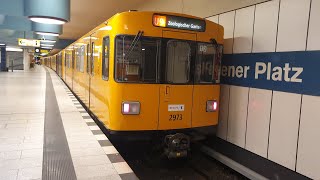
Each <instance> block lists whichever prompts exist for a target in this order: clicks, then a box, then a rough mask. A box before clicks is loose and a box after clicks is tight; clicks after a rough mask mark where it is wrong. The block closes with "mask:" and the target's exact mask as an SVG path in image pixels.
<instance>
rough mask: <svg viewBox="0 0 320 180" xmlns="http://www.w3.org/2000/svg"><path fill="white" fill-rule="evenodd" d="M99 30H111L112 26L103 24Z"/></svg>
mask: <svg viewBox="0 0 320 180" xmlns="http://www.w3.org/2000/svg"><path fill="white" fill-rule="evenodd" d="M99 30H100V31H103V30H106V31H110V30H112V26H105V27H102V28H100V29H99Z"/></svg>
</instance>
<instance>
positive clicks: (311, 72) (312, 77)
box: [221, 51, 320, 96]
mask: <svg viewBox="0 0 320 180" xmlns="http://www.w3.org/2000/svg"><path fill="white" fill-rule="evenodd" d="M319 58H320V51H295V52H269V53H243V54H225V55H224V56H223V60H222V67H221V83H222V84H229V85H236V86H243V87H254V88H259V89H268V90H275V91H282V92H290V93H297V94H306V95H313V96H320V78H319V77H320V71H319V66H320V61H319Z"/></svg>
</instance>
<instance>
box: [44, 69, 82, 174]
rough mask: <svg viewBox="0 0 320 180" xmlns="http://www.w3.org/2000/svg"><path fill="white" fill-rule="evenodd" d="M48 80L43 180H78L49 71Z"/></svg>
mask: <svg viewBox="0 0 320 180" xmlns="http://www.w3.org/2000/svg"><path fill="white" fill-rule="evenodd" d="M46 71H47V70H46ZM46 78H47V82H46V83H47V84H46V108H45V122H44V144H43V164H42V179H43V180H49V179H50V180H51V179H68V180H69V179H70V180H73V179H77V177H76V173H75V170H74V166H73V163H72V159H71V154H70V151H69V147H68V142H67V138H66V134H65V131H64V128H63V124H62V119H61V116H60V111H59V107H58V103H57V100H56V96H55V91H54V89H53V84H52V81H51V77H50V74H49V72H48V71H47V72H46Z"/></svg>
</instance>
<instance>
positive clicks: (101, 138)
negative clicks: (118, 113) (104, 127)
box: [94, 134, 109, 140]
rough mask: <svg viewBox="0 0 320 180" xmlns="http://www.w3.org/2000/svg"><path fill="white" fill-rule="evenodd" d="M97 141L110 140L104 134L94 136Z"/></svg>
mask: <svg viewBox="0 0 320 180" xmlns="http://www.w3.org/2000/svg"><path fill="white" fill-rule="evenodd" d="M94 137H95V138H96V139H97V140H109V139H108V137H107V136H106V135H104V134H99V135H95V136H94Z"/></svg>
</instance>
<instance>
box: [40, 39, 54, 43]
mask: <svg viewBox="0 0 320 180" xmlns="http://www.w3.org/2000/svg"><path fill="white" fill-rule="evenodd" d="M40 41H41V42H45V43H55V42H56V41H54V40H40Z"/></svg>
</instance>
